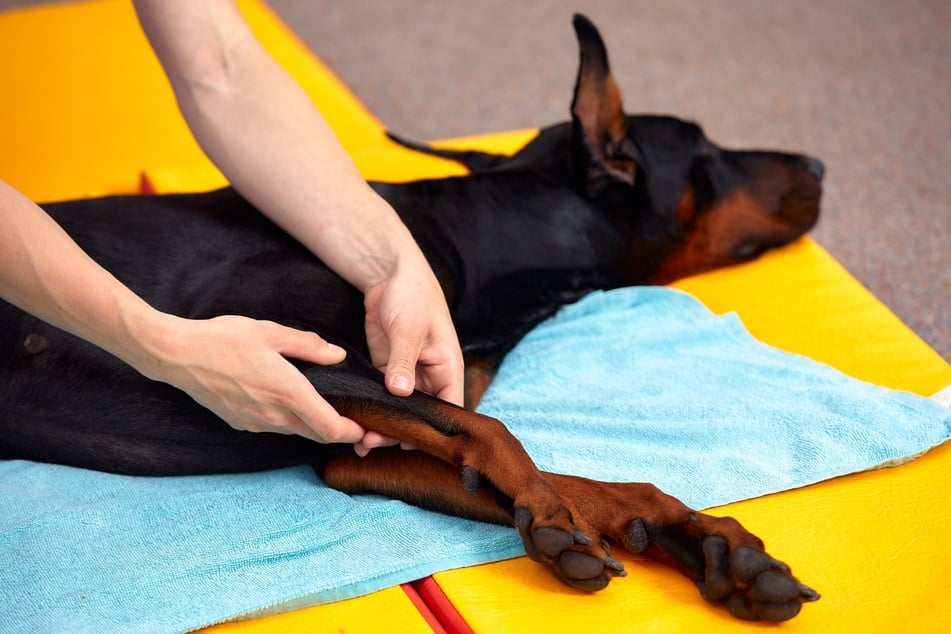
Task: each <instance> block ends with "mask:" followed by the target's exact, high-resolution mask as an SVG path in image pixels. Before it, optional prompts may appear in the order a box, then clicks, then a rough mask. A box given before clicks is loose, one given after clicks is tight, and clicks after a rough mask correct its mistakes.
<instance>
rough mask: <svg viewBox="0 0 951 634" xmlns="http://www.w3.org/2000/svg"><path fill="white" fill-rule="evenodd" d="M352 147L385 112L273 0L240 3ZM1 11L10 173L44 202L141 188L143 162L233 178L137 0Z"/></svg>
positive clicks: (193, 177)
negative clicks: (186, 106)
mask: <svg viewBox="0 0 951 634" xmlns="http://www.w3.org/2000/svg"><path fill="white" fill-rule="evenodd" d="M239 6H240V7H241V10H242V12H243V13H244V15H245V17H246V18H247V20H248V22H249V24H250V25H251V27H252V29H253V30H254V32H255V34H256V35H257V36H258V38H259V39H260V40H261V42H262V44H263V45H264V46H265V47H266V48H267V49H268V50H269V51H270V52H271V54H272V55H273V56H274V57H275V59H277V61H278V62H280V63H281V64H282V65H283V66H284V67H285V68H287V70H288V71H289V72H290V73H291V74H292V75H293V76H294V77H295V78H296V79H297V80H298V82H299V83H300V84H301V86H302V87H303V88H304V90H306V91H307V93H308V94H309V95H310V97H311V98H312V99H313V101H314V102H315V103H318V104H319V106H320V109H321V111H322V112H323V114H324V116H325V117H326V118H327V120H328V121H329V122H330V124H331V126H332V127H333V128H334V130H335V131H336V132H337V134H338V136H339V137H340V138H341V140H342V141H343V143H344V146H345V147H347V149H349V150H358V149H360V148H362V147H365V146H368V145H378V144H380V143H381V142H383V139H384V137H383V132H382V130H381V127H380V124H379V123H378V122H377V121H376V119H375V118H374V117H373V116H372V115H371V114H370V113H369V112H368V111H367V110H366V109H365V108H364V107H363V106H362V105H361V104H360V103H359V102H358V101H357V100H356V99H355V98H354V97H353V95H351V93H350V92H349V91H348V90H347V89H346V88H345V87H344V86H343V84H341V83H340V82H339V80H337V78H336V77H334V76H333V75H332V74H331V73H330V72H328V71H327V70H326V68H325V67H324V66H323V65H322V64H321V63H320V62H319V61H317V60H316V58H315V57H314V56H313V55H311V54H310V53H309V52H308V51H307V50H306V49H305V48H304V47H303V46H302V45H300V43H299V42H298V41H297V40H296V39H295V37H294V36H293V35H292V34H291V32H290V31H288V30H287V29H286V27H284V26H283V24H282V23H281V22H280V21H279V20H277V19H276V18H275V16H274V15H273V14H272V13H271V12H270V10H269V9H268V8H267V7H266V6H265V5H264V4H262V3H258V2H239ZM0 17H2V19H0V60H2V61H0V91H2V92H0V94H2V97H3V98H2V100H0V148H2V152H0V178H3V179H4V180H6V181H7V182H9V183H10V184H11V185H13V186H14V187H16V188H18V189H19V190H20V191H22V192H23V193H25V194H26V195H27V196H29V197H31V198H33V199H34V200H39V201H51V200H61V199H66V198H77V197H82V196H96V195H104V194H113V193H131V192H135V191H137V187H138V177H139V173H140V171H142V170H143V169H148V170H152V169H162V170H169V169H172V168H174V169H175V170H178V171H179V172H180V173H182V174H187V175H188V176H187V178H186V179H184V181H183V183H184V182H187V184H188V185H189V186H190V187H191V188H193V189H210V188H213V187H218V186H221V185H223V184H224V179H223V177H222V176H221V175H220V173H218V171H217V170H216V169H215V168H214V167H213V166H212V164H211V163H210V162H209V161H208V160H207V159H206V158H205V156H204V154H203V153H202V151H201V149H200V148H199V147H198V145H197V144H196V143H195V142H194V140H193V139H192V136H191V133H190V132H189V131H188V128H187V126H186V125H185V123H184V121H183V119H182V118H181V116H180V115H179V112H178V108H177V106H176V104H175V97H174V95H173V93H172V90H171V87H170V86H169V84H168V81H167V80H166V78H165V74H164V73H163V72H162V69H161V66H160V65H159V63H158V61H157V59H156V58H155V56H154V55H153V54H152V50H151V48H150V46H149V43H148V41H147V40H146V39H145V36H144V35H143V34H142V32H141V30H140V28H139V24H138V21H137V20H136V17H135V13H134V10H133V8H132V3H131V2H130V1H129V0H115V1H100V2H87V3H77V4H65V5H62V4H57V5H55V6H49V7H39V8H30V9H20V10H15V11H8V12H5V13H3V14H2V16H0Z"/></svg>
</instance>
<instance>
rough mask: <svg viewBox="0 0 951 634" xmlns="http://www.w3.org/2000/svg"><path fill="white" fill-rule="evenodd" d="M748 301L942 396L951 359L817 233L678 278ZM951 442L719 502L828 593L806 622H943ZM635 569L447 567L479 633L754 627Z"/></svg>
mask: <svg viewBox="0 0 951 634" xmlns="http://www.w3.org/2000/svg"><path fill="white" fill-rule="evenodd" d="M675 286H677V287H678V288H680V289H682V290H685V291H688V292H690V293H692V294H693V295H695V296H696V297H698V298H699V299H701V300H702V301H704V302H705V303H706V304H707V305H708V306H709V307H710V308H711V309H713V310H714V311H717V312H726V311H736V312H737V313H739V315H740V316H741V317H742V319H743V321H744V322H745V323H746V325H747V327H748V328H749V329H750V330H751V331H752V332H753V334H754V335H756V336H757V337H758V338H759V339H761V340H762V341H765V342H767V343H770V344H772V345H775V346H777V347H779V348H783V349H786V350H790V351H794V352H800V353H803V354H806V355H808V356H810V357H812V358H814V359H818V360H821V361H823V362H825V363H828V364H830V365H833V366H835V367H838V368H839V369H841V370H843V371H845V372H847V373H849V374H851V375H852V376H855V377H857V378H861V379H864V380H867V381H871V382H874V383H878V384H880V385H885V386H889V387H894V388H902V389H906V390H910V391H913V392H917V393H919V394H923V395H929V394H931V393H933V392H935V391H937V390H938V389H940V388H942V387H944V386H946V385H948V384H951V366H949V365H948V364H947V363H945V362H944V361H943V360H942V359H941V358H940V357H939V356H938V354H937V353H935V352H934V351H933V350H931V348H929V347H928V346H927V345H926V344H925V343H924V342H922V341H921V340H920V339H919V338H918V337H917V336H915V335H914V334H913V333H912V332H911V331H910V330H909V329H908V328H907V327H905V326H904V325H903V324H902V323H901V322H900V321H899V320H898V318H897V317H895V316H894V315H893V314H892V313H891V312H890V311H888V309H887V308H885V307H884V306H883V305H882V304H881V303H880V302H879V301H878V300H877V299H875V298H874V297H873V296H872V295H871V294H870V293H869V292H868V291H866V290H865V289H864V288H862V286H861V285H860V284H859V283H858V282H857V281H856V280H855V279H854V278H852V277H851V276H850V275H849V274H848V273H847V272H846V271H845V270H844V269H843V268H842V267H841V266H840V265H839V264H838V263H837V262H836V261H835V260H833V259H832V258H831V257H830V256H829V255H828V254H827V253H826V252H825V251H824V250H823V249H822V248H821V247H819V246H818V245H816V244H815V243H814V242H813V241H811V240H809V239H804V240H800V241H798V242H797V243H795V244H793V245H791V246H789V247H787V248H784V249H781V250H779V251H776V252H773V253H770V254H768V255H766V256H765V257H763V258H761V259H760V260H758V261H756V262H754V263H752V264H748V265H744V266H739V267H734V268H731V269H725V270H721V271H717V272H714V273H710V274H706V275H700V276H696V277H693V278H690V279H687V280H683V281H681V282H680V283H677V284H675ZM949 473H951V447H948V446H943V447H941V448H939V449H936V450H934V451H932V452H930V453H929V454H927V455H925V456H924V457H922V458H919V459H918V460H915V461H913V462H911V463H909V464H906V465H904V466H901V467H897V468H893V469H885V470H880V471H873V472H867V473H862V474H858V475H852V476H847V477H843V478H838V479H835V480H832V481H828V482H823V483H820V484H817V485H813V486H810V487H807V488H804V489H799V490H796V491H789V492H785V493H780V494H775V495H771V496H768V497H764V498H760V499H756V500H750V501H745V502H741V503H736V504H731V505H729V506H726V507H723V508H718V509H713V512H714V513H718V514H727V515H733V516H735V517H737V518H738V519H740V520H741V521H742V522H743V523H744V524H745V525H746V526H747V527H748V528H750V529H751V530H752V531H753V532H755V533H757V534H758V535H760V536H761V537H762V538H763V539H764V540H765V541H766V544H767V547H768V548H769V550H770V552H771V553H773V554H774V555H776V556H777V557H779V558H781V559H784V560H785V561H787V562H788V563H790V564H791V565H792V566H793V571H794V572H795V573H796V574H798V575H799V576H800V577H801V578H802V579H803V581H805V582H806V583H807V584H809V585H811V586H813V587H815V588H816V589H818V590H819V591H820V592H821V593H822V595H823V597H822V600H821V601H819V602H818V603H814V604H810V605H807V606H805V608H804V609H803V611H802V613H801V614H800V615H799V616H798V617H797V618H796V619H795V620H793V621H791V622H789V623H786V624H784V625H783V626H782V627H783V628H784V629H787V630H788V631H798V632H809V633H812V632H823V633H825V632H885V631H905V630H911V631H915V632H937V631H942V630H944V629H946V628H947V626H948V624H949V623H951V604H949V603H948V601H947V598H946V589H947V587H948V584H949V583H951V570H949V562H951V544H949V542H948V540H947V532H948V529H949V528H951V487H948V485H947V481H948V474H949ZM621 558H622V559H623V560H624V562H625V564H626V567H627V570H628V573H629V574H628V576H627V577H626V578H624V579H618V580H615V581H614V582H613V583H612V584H611V585H610V586H609V588H608V589H607V590H605V591H603V592H601V593H598V594H595V595H584V594H582V593H579V592H575V591H573V590H571V589H569V588H566V587H565V586H563V585H562V584H560V583H559V582H557V581H555V580H554V579H553V578H552V577H551V575H550V574H549V573H548V572H547V570H545V569H543V568H542V567H541V566H538V565H537V564H535V563H533V562H531V561H529V560H527V559H526V558H521V559H517V560H511V561H505V562H500V563H496V564H489V565H485V566H480V567H477V568H469V569H464V570H453V571H448V572H442V573H438V574H436V575H434V577H435V580H436V582H437V583H438V584H439V586H440V587H441V588H442V590H443V592H444V593H445V594H446V596H447V597H448V599H449V600H450V601H451V602H452V604H453V605H454V606H455V608H456V609H457V610H458V611H459V612H460V613H461V615H462V617H463V618H464V619H465V620H466V621H467V622H468V623H469V625H470V626H471V627H472V628H473V629H474V630H475V631H476V632H485V633H492V634H495V633H497V632H535V631H546V630H556V631H565V632H567V631H585V632H689V631H703V632H720V631H727V632H729V631H750V628H751V625H750V624H748V623H743V622H738V621H735V620H734V619H733V618H732V617H730V616H729V615H728V614H727V612H726V611H725V610H724V609H722V608H720V607H715V606H711V605H708V604H705V603H704V602H703V601H702V599H700V597H699V594H698V592H697V590H696V589H695V588H694V586H693V584H692V583H691V582H690V581H688V580H687V579H686V578H685V577H682V576H681V575H679V574H678V573H675V572H673V571H672V570H669V569H667V568H665V567H663V566H659V565H657V564H655V563H653V562H651V561H649V560H646V559H645V558H642V557H634V556H622V557H621Z"/></svg>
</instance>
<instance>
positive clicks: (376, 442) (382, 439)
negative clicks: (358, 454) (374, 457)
mask: <svg viewBox="0 0 951 634" xmlns="http://www.w3.org/2000/svg"><path fill="white" fill-rule="evenodd" d="M361 442H362V443H363V446H364V447H366V448H367V449H376V448H377V447H390V446H392V445H396V444H399V442H400V441H398V440H397V439H396V438H390V437H389V436H384V435H383V434H380V433H377V432H375V431H368V432H367V433H366V435H365V436H364V437H363V440H362V441H361Z"/></svg>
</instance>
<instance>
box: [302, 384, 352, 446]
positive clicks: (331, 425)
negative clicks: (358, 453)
mask: <svg viewBox="0 0 951 634" xmlns="http://www.w3.org/2000/svg"><path fill="white" fill-rule="evenodd" d="M299 376H300V380H301V381H302V384H301V387H300V388H299V389H298V390H296V391H295V392H294V394H295V395H294V396H293V397H292V398H291V399H290V400H289V403H290V404H291V405H292V407H293V413H294V415H295V416H296V417H297V418H298V419H300V421H301V422H302V423H303V424H304V425H305V426H306V427H307V428H309V429H310V430H311V432H312V434H313V435H307V436H306V437H308V438H311V439H312V440H316V441H317V442H319V443H325V444H326V443H353V442H357V441H359V440H361V439H362V438H363V437H364V435H366V430H365V429H364V428H363V427H361V426H360V425H358V424H357V423H356V422H354V421H352V420H350V419H349V418H346V417H345V416H341V415H340V414H338V413H337V410H335V409H334V408H333V407H332V406H331V405H330V403H328V402H327V401H325V400H324V398H323V397H322V396H320V394H318V393H317V390H315V389H314V386H313V385H311V384H310V382H309V381H307V379H306V378H305V377H304V375H303V374H301V375H299ZM301 435H304V434H301Z"/></svg>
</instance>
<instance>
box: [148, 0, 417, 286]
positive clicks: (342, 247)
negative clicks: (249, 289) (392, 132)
mask: <svg viewBox="0 0 951 634" xmlns="http://www.w3.org/2000/svg"><path fill="white" fill-rule="evenodd" d="M137 7H138V10H139V15H140V19H141V21H142V24H143V27H144V29H145V31H146V33H147V34H148V35H149V38H150V40H151V41H152V43H153V46H154V48H155V50H156V53H157V54H158V56H159V58H160V60H161V61H162V63H163V65H164V67H165V70H166V73H167V74H168V76H169V78H170V79H171V82H172V85H173V87H174V89H175V93H176V96H177V98H178V102H179V106H180V108H181V111H182V113H183V115H184V116H185V118H186V119H187V121H188V123H189V126H190V128H191V129H192V132H193V133H194V134H195V137H196V138H197V139H198V141H199V143H200V144H201V146H202V148H203V149H204V150H205V152H206V153H207V154H208V155H209V157H210V158H211V159H212V160H213V161H214V162H215V164H216V165H218V167H219V168H220V169H221V170H222V171H223V172H224V173H225V175H226V176H227V178H228V179H229V181H230V182H231V183H232V184H233V185H234V186H235V187H236V188H237V189H238V191H240V192H241V193H242V194H243V195H244V196H245V197H246V198H248V199H249V200H250V201H251V202H252V203H253V204H254V205H255V206H256V207H258V208H259V209H261V210H262V211H263V212H264V213H265V214H266V215H267V216H269V217H270V218H271V219H272V220H274V221H275V222H277V223H278V224H280V225H281V226H282V227H283V228H284V229H285V230H286V231H288V232H289V233H290V234H291V235H293V236H294V237H295V238H297V239H298V240H299V241H300V242H301V243H302V244H304V245H305V246H307V247H308V248H309V249H310V250H311V251H312V252H314V253H316V254H317V255H318V256H320V257H321V259H323V260H324V261H325V262H326V263H327V264H328V265H330V266H331V268H333V269H334V270H336V271H337V272H338V273H340V274H341V275H343V276H344V277H345V278H346V279H347V280H348V281H350V282H351V283H353V284H354V285H355V286H357V287H358V288H360V289H361V290H363V291H366V290H368V289H369V288H370V287H372V286H373V285H374V284H375V283H377V282H379V281H381V280H383V279H384V278H385V277H386V276H387V275H389V274H391V273H392V269H393V268H394V267H395V266H396V264H397V261H398V260H399V259H401V258H403V257H414V258H418V257H420V256H419V254H418V249H416V246H415V243H414V242H413V240H412V237H411V236H410V234H409V232H408V231H407V230H406V228H405V227H404V226H403V225H402V223H401V222H400V221H399V218H398V217H397V216H396V214H395V213H394V212H393V210H392V209H391V208H390V207H389V205H388V204H387V203H386V202H385V201H383V200H382V199H381V198H379V196H377V195H376V194H375V193H374V192H373V191H372V190H371V189H370V188H369V187H368V186H367V184H366V183H365V182H364V181H363V179H362V178H361V176H360V174H359V172H358V171H357V169H356V167H355V166H354V164H353V162H352V161H351V160H350V158H349V156H348V155H347V153H346V151H345V150H344V148H343V147H342V146H341V144H340V142H339V141H338V139H337V137H336V136H335V135H334V133H333V130H332V129H331V128H330V126H329V125H328V124H327V122H326V121H325V120H324V119H323V117H322V116H321V115H320V113H319V112H318V111H317V110H316V109H315V107H314V106H313V104H312V103H311V102H310V100H309V98H308V97H307V95H306V94H305V93H304V92H303V90H301V88H300V87H299V86H298V85H297V84H296V82H294V80H293V79H292V78H291V77H290V76H289V75H288V74H287V73H286V72H285V71H284V70H283V69H282V68H281V67H280V66H279V65H278V64H277V63H276V62H275V61H274V60H273V59H272V58H271V57H270V56H269V55H268V54H267V52H266V51H265V50H264V49H263V48H262V47H261V46H260V44H259V43H258V42H257V40H255V38H254V36H253V34H252V33H251V32H250V30H249V29H248V28H247V25H246V24H244V22H243V20H241V18H240V14H238V13H237V10H236V9H235V8H234V6H233V5H232V4H231V3H230V2H220V1H218V0H213V1H210V2H207V3H205V2H203V3H194V2H191V0H185V1H184V2H174V1H169V0H163V1H162V2H151V1H148V0H140V1H139V2H137ZM202 22H207V23H208V24H207V25H206V26H204V27H202V26H201V25H202ZM183 25H187V26H183ZM211 34H213V35H211Z"/></svg>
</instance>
